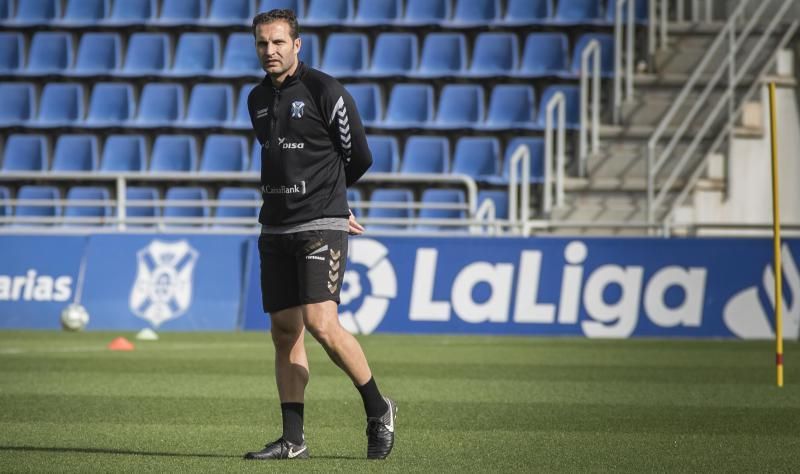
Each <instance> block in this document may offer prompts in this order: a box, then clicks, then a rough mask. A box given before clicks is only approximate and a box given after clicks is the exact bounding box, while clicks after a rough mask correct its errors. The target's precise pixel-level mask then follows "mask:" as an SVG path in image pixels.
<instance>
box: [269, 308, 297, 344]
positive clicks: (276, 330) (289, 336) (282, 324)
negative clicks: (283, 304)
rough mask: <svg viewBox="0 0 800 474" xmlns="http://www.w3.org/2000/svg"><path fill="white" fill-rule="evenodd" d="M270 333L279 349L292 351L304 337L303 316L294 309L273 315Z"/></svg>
mask: <svg viewBox="0 0 800 474" xmlns="http://www.w3.org/2000/svg"><path fill="white" fill-rule="evenodd" d="M270 333H271V334H272V342H273V344H275V347H276V348H277V349H279V350H281V349H285V350H289V349H291V348H292V347H294V345H295V344H296V343H297V340H298V339H300V338H301V337H302V336H303V319H302V314H301V313H300V311H299V310H296V309H294V308H292V309H288V310H283V311H279V312H277V313H275V314H273V315H272V327H271V328H270Z"/></svg>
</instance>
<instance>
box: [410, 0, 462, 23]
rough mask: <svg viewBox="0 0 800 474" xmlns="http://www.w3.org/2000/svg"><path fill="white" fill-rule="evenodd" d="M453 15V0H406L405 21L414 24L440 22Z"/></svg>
mask: <svg viewBox="0 0 800 474" xmlns="http://www.w3.org/2000/svg"><path fill="white" fill-rule="evenodd" d="M452 15H453V2H452V0H406V14H405V16H404V17H403V22H404V23H407V24H412V25H425V24H438V23H443V22H446V21H448V20H449V19H450V17H451V16H452Z"/></svg>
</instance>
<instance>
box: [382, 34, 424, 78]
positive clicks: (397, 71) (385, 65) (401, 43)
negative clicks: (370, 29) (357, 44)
mask: <svg viewBox="0 0 800 474" xmlns="http://www.w3.org/2000/svg"><path fill="white" fill-rule="evenodd" d="M418 50H419V45H418V44H417V35H415V34H413V33H381V34H379V35H378V37H377V39H376V40H375V48H374V49H373V52H372V66H371V69H370V74H372V75H379V76H391V75H407V74H410V73H413V72H415V71H416V69H417V67H418V63H419V55H418V53H417V51H418Z"/></svg>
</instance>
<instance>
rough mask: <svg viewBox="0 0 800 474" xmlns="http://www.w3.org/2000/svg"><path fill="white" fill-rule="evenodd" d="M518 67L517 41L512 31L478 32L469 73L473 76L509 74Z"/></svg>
mask: <svg viewBox="0 0 800 474" xmlns="http://www.w3.org/2000/svg"><path fill="white" fill-rule="evenodd" d="M518 67H519V42H518V41H517V35H515V34H513V33H479V34H478V37H477V38H476V39H475V48H474V49H473V53H472V64H471V66H470V69H469V73H470V74H471V75H474V76H496V75H509V74H511V73H512V72H514V71H516V69H517V68H518Z"/></svg>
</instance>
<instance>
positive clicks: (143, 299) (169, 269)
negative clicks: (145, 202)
mask: <svg viewBox="0 0 800 474" xmlns="http://www.w3.org/2000/svg"><path fill="white" fill-rule="evenodd" d="M197 256H198V254H197V251H196V250H195V249H193V248H192V247H191V246H190V245H189V244H188V243H187V242H186V241H185V240H180V241H178V242H162V241H159V240H154V241H152V242H151V243H150V245H148V246H147V247H145V248H143V249H141V250H139V252H137V254H136V259H137V260H138V270H137V273H136V281H135V282H134V284H133V289H132V290H131V296H130V300H129V302H130V308H131V311H132V312H133V313H134V314H135V315H136V316H139V317H140V318H143V319H145V320H147V321H149V322H150V323H151V324H152V325H153V326H155V327H158V326H159V325H161V323H163V322H164V321H168V320H170V319H174V318H177V317H178V316H181V315H182V314H183V313H185V312H186V310H187V309H188V308H189V305H190V304H191V303H192V272H193V271H194V264H195V262H196V261H197Z"/></svg>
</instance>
